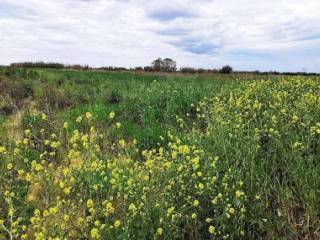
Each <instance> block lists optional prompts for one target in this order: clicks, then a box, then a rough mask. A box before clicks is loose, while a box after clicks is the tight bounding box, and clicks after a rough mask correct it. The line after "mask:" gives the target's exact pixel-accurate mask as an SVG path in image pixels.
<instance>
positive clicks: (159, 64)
mask: <svg viewBox="0 0 320 240" xmlns="http://www.w3.org/2000/svg"><path fill="white" fill-rule="evenodd" d="M151 65H152V67H153V69H154V70H155V71H158V72H160V71H161V69H162V65H163V62H162V59H161V58H158V59H157V60H154V61H153V62H152V63H151Z"/></svg>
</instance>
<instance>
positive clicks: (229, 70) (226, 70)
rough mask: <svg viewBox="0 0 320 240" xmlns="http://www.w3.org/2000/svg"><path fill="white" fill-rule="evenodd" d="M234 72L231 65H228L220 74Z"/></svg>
mask: <svg viewBox="0 0 320 240" xmlns="http://www.w3.org/2000/svg"><path fill="white" fill-rule="evenodd" d="M232 70H233V69H232V67H230V66H229V65H226V66H223V67H222V68H221V69H220V73H224V74H231V73H232Z"/></svg>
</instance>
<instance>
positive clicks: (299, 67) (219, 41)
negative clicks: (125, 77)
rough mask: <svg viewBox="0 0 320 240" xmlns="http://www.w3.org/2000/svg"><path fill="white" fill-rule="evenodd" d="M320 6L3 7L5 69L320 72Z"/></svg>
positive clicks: (145, 0)
mask: <svg viewBox="0 0 320 240" xmlns="http://www.w3.org/2000/svg"><path fill="white" fill-rule="evenodd" d="M319 12H320V1H319V0H268V1H261V0H161V1H153V0H0V64H9V63H11V62H17V61H36V60H43V61H55V62H62V63H68V64H73V63H80V64H89V65H91V66H109V65H112V66H126V67H134V66H145V65H149V64H150V62H151V61H152V60H153V59H155V58H157V57H171V58H173V59H175V60H176V61H177V63H178V65H179V66H180V67H181V66H193V67H204V68H219V67H221V66H222V65H225V64H230V65H232V66H233V67H234V68H235V69H237V70H256V69H259V70H280V71H317V72H320V13H319Z"/></svg>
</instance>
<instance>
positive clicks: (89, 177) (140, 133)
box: [0, 67, 320, 240]
mask: <svg viewBox="0 0 320 240" xmlns="http://www.w3.org/2000/svg"><path fill="white" fill-rule="evenodd" d="M319 226H320V78H319V77H311V76H309V77H302V76H295V77H289V76H272V75H269V76H262V75H253V74H206V73H203V74H192V75H188V74H179V73H176V74H155V73H136V72H128V71H124V72H108V71H74V70H44V69H27V68H11V67H8V68H1V69H0V239H37V240H42V239H56V240H58V239H60V240H62V239H170V240H171V239H188V240H197V239H199V240H200V239H219V240H220V239H320V227H319Z"/></svg>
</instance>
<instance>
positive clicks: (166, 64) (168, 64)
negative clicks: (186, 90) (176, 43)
mask: <svg viewBox="0 0 320 240" xmlns="http://www.w3.org/2000/svg"><path fill="white" fill-rule="evenodd" d="M176 70H177V63H176V62H175V61H173V60H172V59H171V58H165V59H163V61H162V71H164V72H175V71H176Z"/></svg>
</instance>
